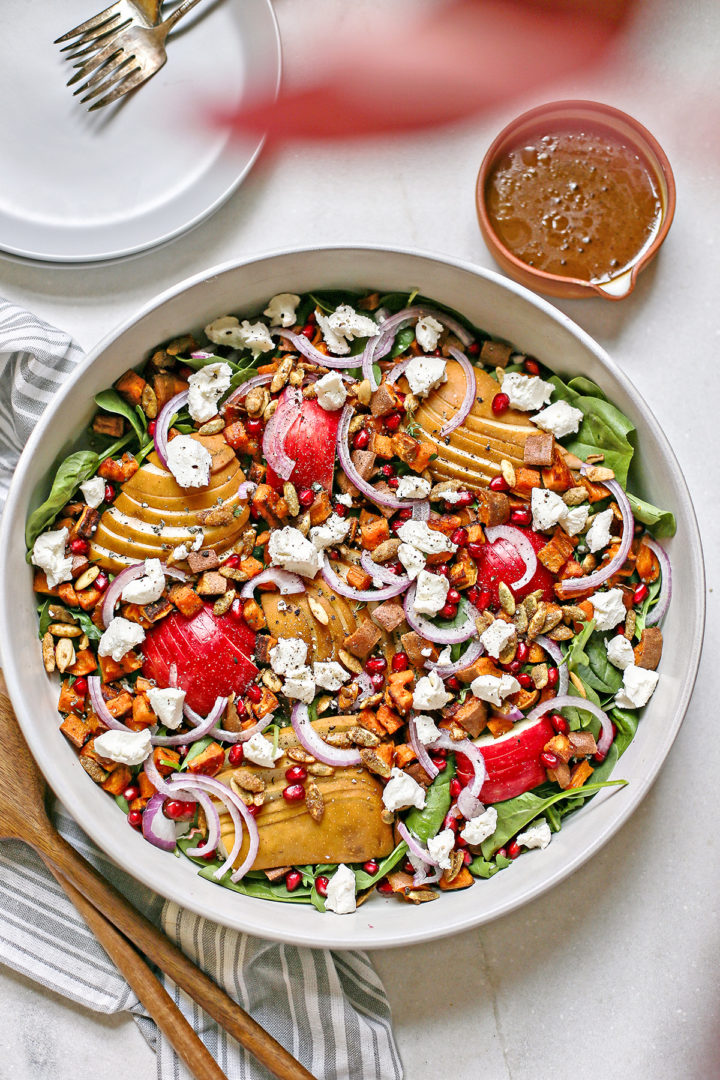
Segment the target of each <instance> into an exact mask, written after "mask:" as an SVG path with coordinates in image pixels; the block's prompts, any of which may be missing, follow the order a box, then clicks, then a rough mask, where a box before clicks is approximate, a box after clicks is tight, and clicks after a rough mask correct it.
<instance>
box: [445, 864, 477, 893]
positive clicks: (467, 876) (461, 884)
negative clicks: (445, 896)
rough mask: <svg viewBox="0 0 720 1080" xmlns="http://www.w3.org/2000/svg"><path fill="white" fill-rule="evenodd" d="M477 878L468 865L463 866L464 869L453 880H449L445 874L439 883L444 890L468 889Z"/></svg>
mask: <svg viewBox="0 0 720 1080" xmlns="http://www.w3.org/2000/svg"><path fill="white" fill-rule="evenodd" d="M474 881H475V878H474V877H473V876H472V874H471V873H470V871H469V870H468V868H467V866H463V868H462V870H461V871H460V873H459V874H457V876H456V877H454V878H453V879H452V881H448V880H447V878H446V877H445V874H443V876H442V877H441V878H440V880H439V881H438V885H439V886H440V888H441V889H442V891H443V892H454V891H455V890H456V889H468V888H469V887H470V886H471V885H472V884H474Z"/></svg>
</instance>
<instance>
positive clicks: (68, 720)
mask: <svg viewBox="0 0 720 1080" xmlns="http://www.w3.org/2000/svg"><path fill="white" fill-rule="evenodd" d="M60 730H61V731H62V733H63V735H64V736H65V738H66V739H69V740H70V742H71V743H72V744H73V746H77V748H78V750H79V749H81V747H83V746H84V745H85V743H86V742H87V741H88V739H89V738H90V735H91V731H90V729H89V727H88V726H87V724H86V723H85V721H84V720H81V719H80V717H79V716H75V715H74V714H73V713H69V714H68V715H67V716H66V717H65V719H64V720H63V722H62V724H61V725H60Z"/></svg>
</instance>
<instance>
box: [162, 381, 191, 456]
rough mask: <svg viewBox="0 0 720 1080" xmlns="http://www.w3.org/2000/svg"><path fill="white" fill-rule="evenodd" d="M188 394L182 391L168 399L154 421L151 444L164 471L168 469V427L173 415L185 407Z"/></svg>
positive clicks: (186, 391) (187, 391)
mask: <svg viewBox="0 0 720 1080" xmlns="http://www.w3.org/2000/svg"><path fill="white" fill-rule="evenodd" d="M189 393H190V391H189V390H183V392H182V393H181V394H176V395H175V397H172V398H170V400H169V401H168V403H167V404H166V405H163V407H162V409H161V410H160V414H159V416H158V418H157V420H156V421H155V434H154V435H153V442H154V443H155V452H156V454H157V456H158V457H159V458H160V461H161V463H162V466H163V468H164V469H167V468H168V463H167V455H168V429H169V427H170V421H171V420H172V418H173V416H174V415H175V413H177V412H180V410H181V409H182V408H183V406H184V405H187V401H188V395H189Z"/></svg>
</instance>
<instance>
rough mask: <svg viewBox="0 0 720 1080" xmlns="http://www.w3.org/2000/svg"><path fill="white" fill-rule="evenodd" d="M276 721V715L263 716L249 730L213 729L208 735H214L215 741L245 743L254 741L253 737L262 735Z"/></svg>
mask: <svg viewBox="0 0 720 1080" xmlns="http://www.w3.org/2000/svg"><path fill="white" fill-rule="evenodd" d="M274 719H275V713H269V714H268V716H263V718H262V720H258V722H257V724H253V725H252V727H249V728H243V730H242V731H226V729H225V728H221V727H213V728H210V730H209V731H208V735H212V737H213V739H219V740H220V742H226V743H244V742H247V741H248V739H252V737H253V735H261V734H262V732H263V731H264V730H265V728H266V727H269V726H270V724H272V722H273V720H274Z"/></svg>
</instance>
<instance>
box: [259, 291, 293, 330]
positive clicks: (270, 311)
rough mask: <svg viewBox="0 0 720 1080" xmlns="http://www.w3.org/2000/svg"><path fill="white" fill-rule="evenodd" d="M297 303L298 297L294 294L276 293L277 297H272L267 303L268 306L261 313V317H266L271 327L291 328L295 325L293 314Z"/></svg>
mask: <svg viewBox="0 0 720 1080" xmlns="http://www.w3.org/2000/svg"><path fill="white" fill-rule="evenodd" d="M299 303H300V297H299V296H297V295H296V294H295V293H291V292H281V293H277V295H276V296H273V297H272V298H271V300H270V301H269V303H268V306H267V307H266V308H265V310H264V311H263V315H265V316H267V318H268V319H269V320H270V325H271V326H285V327H287V326H293V325H294V323H295V312H296V310H297V306H298V304H299Z"/></svg>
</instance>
